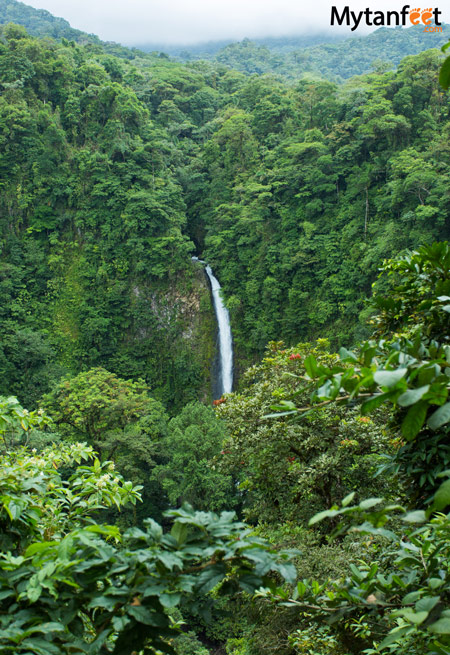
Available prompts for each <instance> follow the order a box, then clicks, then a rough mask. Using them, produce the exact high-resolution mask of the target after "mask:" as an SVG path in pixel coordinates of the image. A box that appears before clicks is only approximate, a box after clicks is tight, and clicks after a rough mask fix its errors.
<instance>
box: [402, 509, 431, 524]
mask: <svg viewBox="0 0 450 655" xmlns="http://www.w3.org/2000/svg"><path fill="white" fill-rule="evenodd" d="M402 521H406V523H426V521H427V515H426V514H425V512H424V511H423V510H422V509H417V510H416V511H414V512H408V514H406V516H404V517H403V518H402Z"/></svg>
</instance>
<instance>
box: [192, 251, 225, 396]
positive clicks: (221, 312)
mask: <svg viewBox="0 0 450 655" xmlns="http://www.w3.org/2000/svg"><path fill="white" fill-rule="evenodd" d="M192 259H193V260H194V261H197V262H200V263H201V264H206V262H204V261H202V260H201V259H198V257H192ZM205 271H206V275H207V276H208V278H209V281H210V282H211V291H212V297H213V304H214V311H215V313H216V319H217V327H218V331H219V362H220V366H219V380H218V382H219V384H218V392H219V398H220V396H222V395H223V394H224V393H231V391H232V390H233V336H232V334H231V325H230V314H229V312H228V309H227V308H226V307H225V305H224V302H223V299H222V295H221V293H220V289H221V287H220V284H219V280H218V279H217V278H216V277H214V275H213V272H212V270H211V266H209V264H206V266H205Z"/></svg>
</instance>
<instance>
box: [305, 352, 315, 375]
mask: <svg viewBox="0 0 450 655" xmlns="http://www.w3.org/2000/svg"><path fill="white" fill-rule="evenodd" d="M303 364H304V366H305V369H306V372H307V373H308V375H309V377H310V378H315V377H316V376H317V374H318V367H317V361H316V358H315V357H314V356H313V355H308V357H306V359H305V361H304V362H303Z"/></svg>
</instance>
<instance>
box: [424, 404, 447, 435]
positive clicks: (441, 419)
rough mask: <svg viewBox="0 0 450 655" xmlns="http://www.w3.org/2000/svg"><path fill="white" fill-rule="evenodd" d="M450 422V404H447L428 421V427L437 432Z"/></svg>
mask: <svg viewBox="0 0 450 655" xmlns="http://www.w3.org/2000/svg"><path fill="white" fill-rule="evenodd" d="M449 421H450V403H445V405H442V407H439V409H438V410H436V411H435V412H434V414H432V415H431V416H430V418H429V419H428V425H429V426H430V428H431V429H432V430H437V429H438V428H440V427H442V426H443V425H445V424H446V423H448V422H449Z"/></svg>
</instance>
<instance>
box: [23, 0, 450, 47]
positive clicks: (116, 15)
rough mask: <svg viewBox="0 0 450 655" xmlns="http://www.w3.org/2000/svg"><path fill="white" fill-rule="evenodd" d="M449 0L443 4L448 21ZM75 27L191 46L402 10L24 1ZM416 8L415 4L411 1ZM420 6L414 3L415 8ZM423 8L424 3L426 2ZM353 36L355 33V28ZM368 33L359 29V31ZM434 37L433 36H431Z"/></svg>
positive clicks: (148, 0)
mask: <svg viewBox="0 0 450 655" xmlns="http://www.w3.org/2000/svg"><path fill="white" fill-rule="evenodd" d="M447 3H448V0H441V2H440V3H439V4H438V5H436V3H435V4H434V6H438V7H439V8H440V9H441V10H442V12H443V14H442V16H441V18H443V20H444V21H445V22H448V20H449V18H448V16H447V14H449V13H450V12H449V10H448V7H446V5H447ZM25 4H28V5H31V6H32V7H36V8H37V9H47V10H48V11H50V12H51V13H52V14H54V15H55V16H61V17H62V18H65V19H66V20H68V21H69V22H70V24H71V25H72V27H76V28H77V29H80V30H83V31H85V32H92V33H94V34H97V35H98V36H99V37H100V38H101V39H104V40H109V41H118V42H119V43H123V44H125V45H134V44H144V43H160V44H162V43H166V44H192V43H198V42H204V41H214V40H219V39H243V38H244V37H249V38H256V37H263V36H288V35H299V34H305V33H308V32H318V31H322V30H330V29H331V30H334V29H338V28H330V14H331V6H332V5H333V4H335V5H336V6H337V7H338V8H339V9H342V8H343V7H344V6H345V5H347V4H348V5H349V6H350V9H351V10H353V11H361V10H363V9H365V8H366V7H369V8H370V9H371V10H373V11H375V10H384V11H386V10H398V9H401V7H403V6H404V5H405V4H406V2H403V1H402V2H399V1H398V0H344V1H343V2H338V1H337V0H333V1H331V2H330V1H329V0H311V2H305V1H304V0H25ZM411 6H412V5H411ZM416 6H417V5H414V7H416ZM422 6H428V5H424V4H423V3H422ZM347 31H348V33H349V34H355V32H352V33H351V32H350V29H349V28H348V29H347ZM367 31H369V30H368V29H367V28H366V27H364V28H362V27H359V28H358V30H357V31H356V34H363V33H365V32H367ZM431 38H432V36H431Z"/></svg>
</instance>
